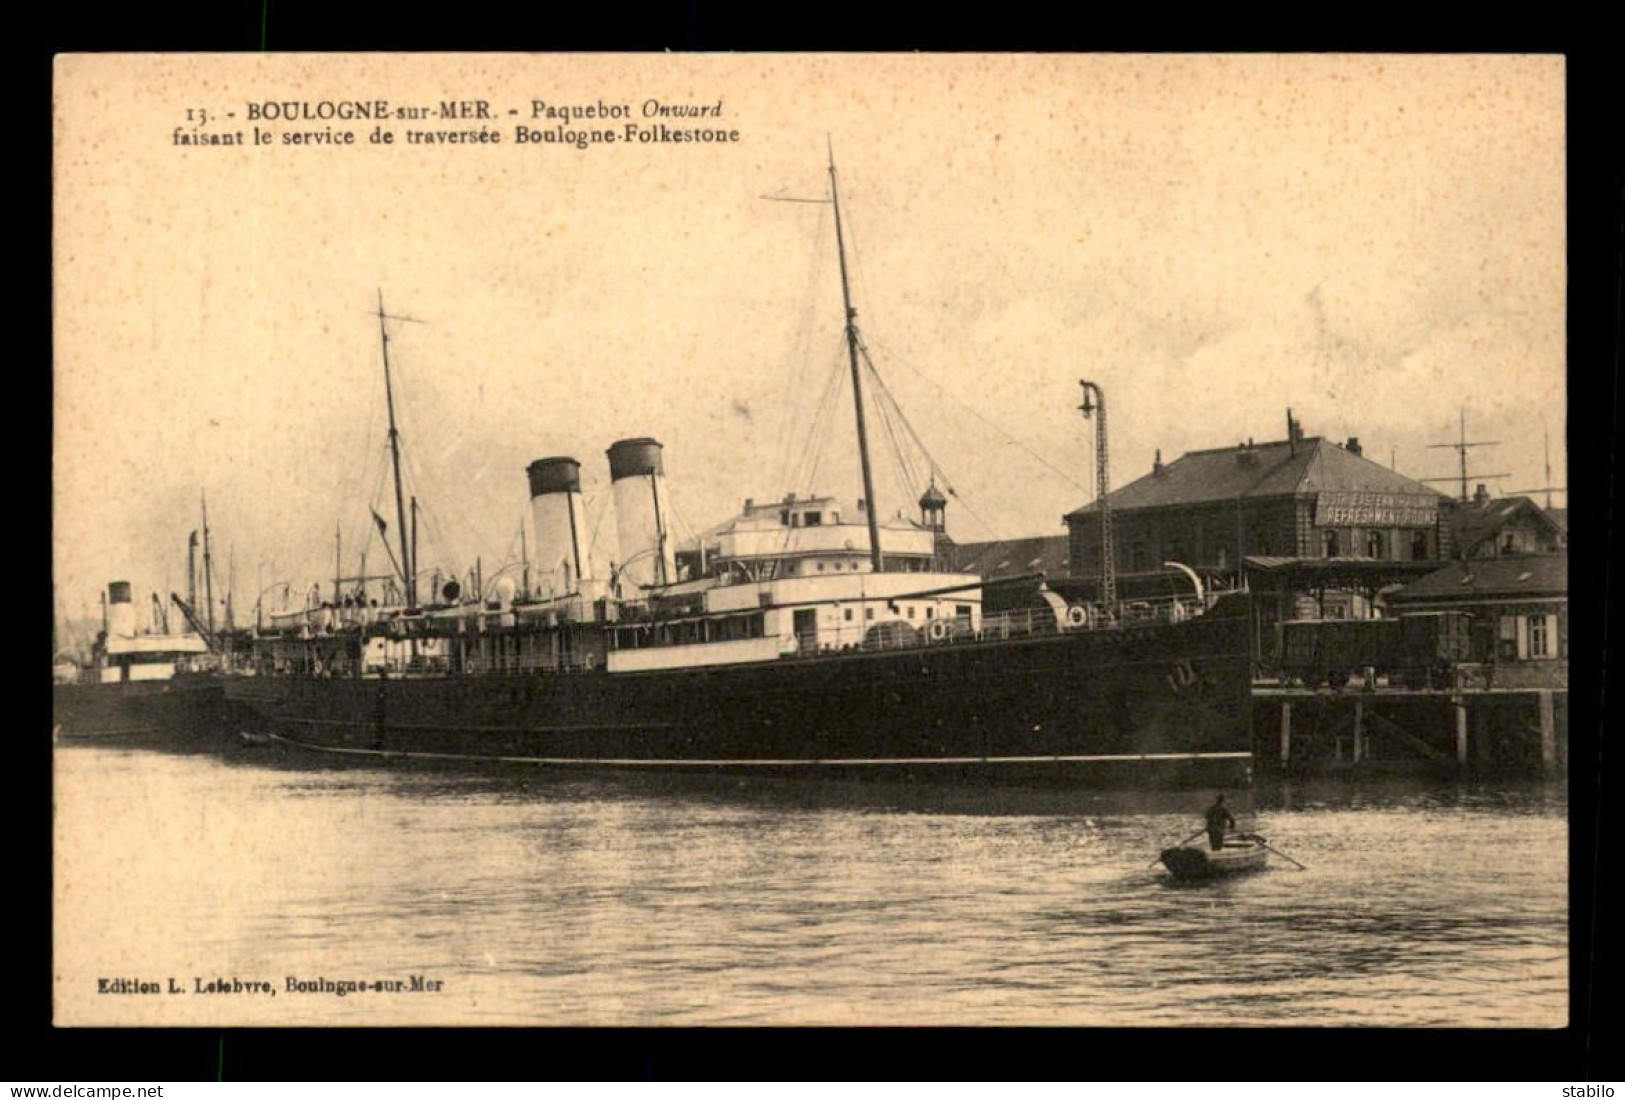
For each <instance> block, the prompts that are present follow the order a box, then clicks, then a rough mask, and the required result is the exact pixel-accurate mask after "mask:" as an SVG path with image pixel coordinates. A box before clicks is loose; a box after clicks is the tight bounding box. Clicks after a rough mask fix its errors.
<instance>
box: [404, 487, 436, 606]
mask: <svg viewBox="0 0 1625 1100" xmlns="http://www.w3.org/2000/svg"><path fill="white" fill-rule="evenodd" d="M417 566H418V498H417V497H413V498H412V572H411V574H410V576H411V578H412V579H411V580H409V581H407V582H406V583H407V584H409V585H411V586H412V588H411V592H410V594H409V595H408V596H407V597H406V606H407V607H416V606H417V605H418V601H417V591H418V576H417ZM429 599H430V600H433V599H434V593H433V592H431V593H429Z"/></svg>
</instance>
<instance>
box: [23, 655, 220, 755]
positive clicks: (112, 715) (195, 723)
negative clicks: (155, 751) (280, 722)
mask: <svg viewBox="0 0 1625 1100" xmlns="http://www.w3.org/2000/svg"><path fill="white" fill-rule="evenodd" d="M51 708H52V721H53V722H54V723H55V727H56V738H57V740H59V741H84V742H104V743H109V744H115V743H116V744H129V745H141V746H144V747H146V746H159V747H173V748H188V749H203V750H207V749H212V748H217V747H218V746H219V745H220V744H222V743H223V741H224V739H225V738H226V737H227V736H229V735H231V733H232V732H233V731H234V730H235V728H236V727H238V726H240V724H241V721H242V719H243V718H244V717H245V716H246V715H247V714H248V713H249V712H247V711H245V710H244V708H243V707H242V705H241V704H239V703H235V702H233V701H232V700H230V699H228V698H227V697H226V679H225V677H223V676H220V675H219V674H216V673H195V674H181V675H177V676H175V677H174V678H173V679H168V680H149V681H136V682H130V683H112V684H99V683H90V684H56V685H53V687H52V689H51Z"/></svg>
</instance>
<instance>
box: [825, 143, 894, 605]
mask: <svg viewBox="0 0 1625 1100" xmlns="http://www.w3.org/2000/svg"><path fill="white" fill-rule="evenodd" d="M829 197H830V202H831V203H833V204H834V206H835V248H836V251H837V252H838V253H839V254H840V257H841V299H842V301H843V302H844V303H845V305H846V353H847V356H848V358H849V359H850V360H851V362H852V404H853V406H854V407H855V408H856V410H857V417H858V459H859V461H860V462H861V463H862V465H863V495H864V500H865V501H866V502H867V504H868V507H867V508H866V509H865V513H866V514H867V515H868V518H869V561H870V564H871V566H872V567H873V569H874V571H875V572H876V573H879V572H881V570H882V559H881V554H880V519H879V509H878V508H877V507H876V505H875V475H874V472H873V471H872V470H871V469H870V467H869V429H868V426H867V425H866V424H865V423H864V421H863V375H862V372H861V371H860V370H859V369H858V311H857V310H855V309H853V308H852V286H851V283H850V281H849V280H848V279H847V274H846V238H845V236H844V235H843V234H842V232H841V195H840V191H839V190H838V189H837V188H836V186H835V147H834V145H833V144H832V145H831V146H830V150H829Z"/></svg>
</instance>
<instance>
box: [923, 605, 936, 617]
mask: <svg viewBox="0 0 1625 1100" xmlns="http://www.w3.org/2000/svg"><path fill="white" fill-rule="evenodd" d="M925 617H926V618H928V619H934V618H936V617H937V609H936V608H934V607H927V608H926V609H925Z"/></svg>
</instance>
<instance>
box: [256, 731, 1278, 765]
mask: <svg viewBox="0 0 1625 1100" xmlns="http://www.w3.org/2000/svg"><path fill="white" fill-rule="evenodd" d="M270 737H271V739H272V740H273V741H277V742H280V743H282V744H284V745H291V746H293V747H294V748H300V749H310V750H312V751H315V752H331V753H338V754H341V755H345V756H387V757H396V758H403V759H414V760H487V761H494V762H498V763H504V764H548V765H568V764H574V765H595V766H598V767H618V768H672V767H676V768H808V767H823V768H839V767H859V766H863V767H874V766H877V765H903V764H906V765H909V766H917V765H945V764H1109V763H1121V762H1134V763H1140V762H1144V763H1163V762H1171V761H1181V760H1184V761H1189V760H1251V759H1252V757H1253V754H1252V753H1250V752H1158V753H1122V754H1114V755H1099V756H895V757H844V758H839V759H834V760H745V759H740V760H649V759H640V758H636V757H574V756H495V755H490V756H488V755H484V754H476V753H459V752H413V751H407V750H396V749H357V748H341V747H337V746H332V745H312V744H309V743H308V742H304V741H296V740H293V739H292V738H287V737H283V736H281V735H279V734H275V733H273V734H271V735H270Z"/></svg>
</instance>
